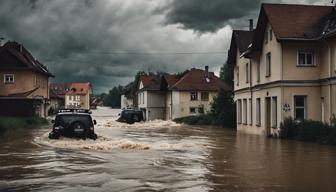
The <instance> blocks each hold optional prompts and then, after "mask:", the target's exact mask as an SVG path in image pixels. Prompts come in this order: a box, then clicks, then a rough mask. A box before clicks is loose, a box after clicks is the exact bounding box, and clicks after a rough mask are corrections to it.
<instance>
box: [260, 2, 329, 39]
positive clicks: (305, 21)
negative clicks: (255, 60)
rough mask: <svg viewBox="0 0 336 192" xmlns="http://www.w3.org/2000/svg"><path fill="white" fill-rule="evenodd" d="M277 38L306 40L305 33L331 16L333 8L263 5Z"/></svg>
mask: <svg viewBox="0 0 336 192" xmlns="http://www.w3.org/2000/svg"><path fill="white" fill-rule="evenodd" d="M262 9H264V11H265V13H266V16H267V18H268V20H269V22H270V24H271V26H272V29H273V31H274V34H275V36H276V37H277V38H304V37H305V36H304V34H305V31H306V30H307V29H309V28H311V27H313V26H314V25H315V24H316V23H317V22H319V21H320V20H321V19H322V18H324V17H325V16H327V15H329V14H330V13H331V12H332V11H333V9H334V7H333V6H317V5H291V4H263V5H262Z"/></svg>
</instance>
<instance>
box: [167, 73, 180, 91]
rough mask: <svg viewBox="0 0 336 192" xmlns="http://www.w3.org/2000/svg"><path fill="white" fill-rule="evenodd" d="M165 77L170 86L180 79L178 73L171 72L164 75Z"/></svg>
mask: <svg viewBox="0 0 336 192" xmlns="http://www.w3.org/2000/svg"><path fill="white" fill-rule="evenodd" d="M164 78H165V80H166V82H167V84H168V88H169V87H171V86H173V85H174V84H175V83H176V82H177V81H178V80H179V79H178V78H177V76H176V75H171V74H166V75H164Z"/></svg>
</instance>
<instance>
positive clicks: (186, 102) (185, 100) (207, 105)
mask: <svg viewBox="0 0 336 192" xmlns="http://www.w3.org/2000/svg"><path fill="white" fill-rule="evenodd" d="M197 94H198V100H195V101H191V100H190V92H189V91H181V92H180V94H179V96H180V98H179V100H180V116H179V117H186V116H190V115H199V113H190V108H191V107H193V108H198V107H203V108H204V113H208V112H209V111H210V109H211V103H212V102H213V100H214V98H215V97H216V96H217V94H218V92H209V100H208V101H202V100H201V92H200V91H198V92H197ZM176 118H177V117H176Z"/></svg>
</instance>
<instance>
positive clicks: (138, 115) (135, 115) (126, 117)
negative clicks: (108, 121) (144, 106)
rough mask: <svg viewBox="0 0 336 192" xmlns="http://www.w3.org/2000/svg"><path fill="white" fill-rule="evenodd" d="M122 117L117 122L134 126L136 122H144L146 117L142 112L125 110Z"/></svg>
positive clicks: (121, 114)
mask: <svg viewBox="0 0 336 192" xmlns="http://www.w3.org/2000/svg"><path fill="white" fill-rule="evenodd" d="M119 115H120V117H119V119H118V120H117V121H118V122H125V123H128V124H133V123H135V122H140V121H144V120H145V118H144V115H143V112H142V111H141V110H135V109H124V110H122V112H121V113H120V114H119Z"/></svg>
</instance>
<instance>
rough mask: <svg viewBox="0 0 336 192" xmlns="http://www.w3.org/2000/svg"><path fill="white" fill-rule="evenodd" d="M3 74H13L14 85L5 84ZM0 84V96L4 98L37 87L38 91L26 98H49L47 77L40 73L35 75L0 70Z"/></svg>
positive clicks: (27, 72)
mask: <svg viewBox="0 0 336 192" xmlns="http://www.w3.org/2000/svg"><path fill="white" fill-rule="evenodd" d="M4 74H14V83H13V84H5V83H4ZM0 82H1V83H0V94H1V95H5V96H6V95H9V94H13V93H23V92H27V91H31V90H33V89H35V88H37V87H38V89H37V90H36V91H34V92H33V93H32V94H31V95H29V96H28V97H29V98H31V97H34V96H42V97H44V98H49V89H48V85H49V81H48V77H47V76H45V75H41V74H40V73H35V72H33V71H13V70H1V71H0Z"/></svg>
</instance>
